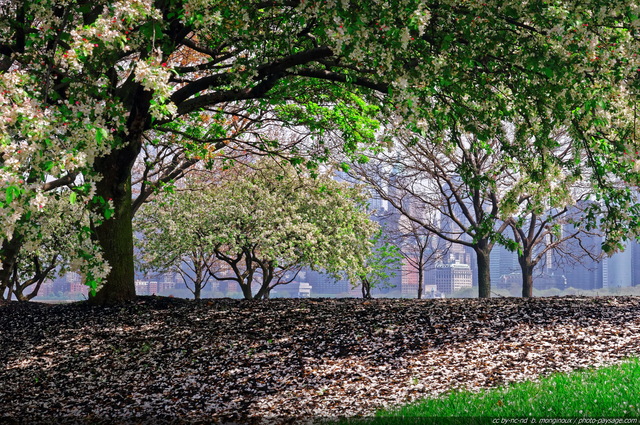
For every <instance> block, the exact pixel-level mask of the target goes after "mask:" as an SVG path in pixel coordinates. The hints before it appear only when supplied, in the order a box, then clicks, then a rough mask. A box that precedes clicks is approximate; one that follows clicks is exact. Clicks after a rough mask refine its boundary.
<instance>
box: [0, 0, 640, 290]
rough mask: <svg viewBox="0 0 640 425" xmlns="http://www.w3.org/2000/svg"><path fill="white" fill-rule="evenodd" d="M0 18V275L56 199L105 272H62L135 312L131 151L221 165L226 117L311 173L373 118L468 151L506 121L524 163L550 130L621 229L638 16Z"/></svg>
mask: <svg viewBox="0 0 640 425" xmlns="http://www.w3.org/2000/svg"><path fill="white" fill-rule="evenodd" d="M0 4H1V6H2V7H0V117H2V118H1V119H0V138H1V139H2V141H1V143H0V158H1V159H0V162H1V165H0V167H1V169H0V185H1V187H0V202H1V205H0V209H1V210H2V211H1V213H0V220H1V222H0V229H1V230H0V232H1V233H0V238H2V256H3V263H4V262H5V260H7V259H9V258H11V257H12V256H14V257H15V254H16V251H19V249H20V247H19V246H18V245H19V243H18V242H15V241H14V242H13V246H12V243H11V240H12V239H15V240H16V241H18V239H17V238H14V230H15V228H16V223H18V222H19V221H20V220H23V219H24V218H25V217H27V216H28V215H29V214H38V213H40V212H41V210H42V208H43V207H44V205H45V204H46V203H47V202H48V199H49V198H50V197H52V196H54V197H55V196H58V195H55V193H56V188H60V187H62V186H69V187H70V189H71V191H72V192H73V195H69V196H70V197H73V198H74V199H77V200H78V202H82V204H83V205H85V203H86V205H87V207H88V208H89V209H90V210H91V212H92V214H93V217H92V219H91V220H92V225H91V226H88V227H87V228H85V229H79V230H80V233H81V234H82V237H83V238H85V239H89V238H93V239H94V240H95V241H96V243H97V244H98V245H99V246H100V248H101V250H102V253H103V256H104V260H105V261H106V264H108V266H104V265H103V262H101V261H97V260H96V259H95V258H93V257H90V256H86V257H80V258H83V261H82V262H81V263H79V267H80V271H81V272H82V273H83V274H84V276H85V277H86V282H87V284H89V285H90V286H91V288H92V289H93V290H97V289H99V291H98V293H97V295H95V296H94V297H93V301H94V302H96V303H109V302H119V301H124V300H128V299H131V298H132V297H134V296H135V286H134V277H133V276H134V273H133V272H134V269H133V238H132V227H131V216H132V203H131V169H132V166H133V164H134V162H135V160H136V158H137V156H138V154H139V153H140V151H141V148H142V145H143V144H144V143H145V142H146V140H151V141H153V140H155V139H156V138H157V135H160V136H162V134H173V135H178V136H180V137H177V138H176V143H184V144H185V145H188V146H192V147H194V148H195V149H199V148H201V147H203V146H206V147H207V148H208V149H210V150H215V149H221V148H224V146H225V143H226V141H227V140H228V137H227V134H226V133H227V129H228V125H229V122H230V121H231V118H232V117H233V116H234V113H235V112H234V111H238V110H242V111H243V112H242V116H244V117H245V118H252V117H254V116H260V115H261V113H263V112H264V111H270V112H271V113H272V114H275V115H276V116H278V117H280V119H281V121H282V122H283V124H284V125H286V126H289V127H290V128H292V129H296V130H298V129H300V128H303V129H305V131H307V132H308V133H309V135H310V136H312V137H314V138H315V142H316V147H319V149H317V150H314V152H316V153H317V156H318V158H320V159H323V158H325V157H326V156H327V155H326V152H323V149H322V140H323V138H324V137H326V136H327V135H328V134H329V133H331V134H332V135H336V136H337V137H339V138H340V139H342V141H343V146H344V147H345V148H346V149H347V150H348V151H350V152H353V151H354V150H355V149H356V148H357V147H358V146H359V145H361V144H362V143H373V142H375V141H376V138H377V137H381V136H380V135H377V134H376V133H375V131H373V130H374V129H375V126H376V121H375V120H374V119H373V118H374V115H375V114H378V113H382V112H384V113H386V114H385V116H391V115H390V114H388V112H391V111H394V112H395V114H396V115H395V116H396V117H400V118H402V120H404V121H405V124H407V125H413V126H416V127H417V128H420V127H421V126H422V124H421V123H423V121H422V120H421V116H424V115H428V116H429V118H430V120H429V121H433V120H434V119H435V121H436V122H438V121H440V122H441V123H442V125H443V126H446V125H447V122H446V120H447V119H448V118H447V117H450V116H451V114H449V112H450V111H451V110H454V111H457V115H458V116H462V117H463V121H464V122H462V123H461V124H462V125H463V126H465V127H467V130H468V131H471V132H473V133H475V134H479V135H481V137H482V138H489V137H491V132H492V130H491V129H492V128H494V127H495V124H496V123H497V122H498V121H500V120H505V119H506V120H508V119H509V117H510V116H513V115H514V114H519V115H524V116H526V117H528V118H530V119H529V121H528V122H529V129H528V131H529V133H531V134H535V135H536V139H535V140H536V144H537V145H538V146H540V147H542V146H544V145H545V144H550V143H553V141H552V140H551V139H550V138H549V137H547V134H548V133H549V131H550V128H551V127H556V126H559V125H566V126H568V127H570V128H571V132H572V137H575V138H576V139H579V140H580V141H581V143H582V148H583V149H586V150H588V151H589V152H590V156H589V158H590V164H591V166H592V167H593V168H594V169H596V171H597V173H596V175H597V176H598V179H599V180H598V184H599V188H600V189H602V190H607V192H606V193H605V194H604V195H603V199H605V200H606V202H607V203H608V204H609V205H610V206H613V207H616V208H612V209H611V211H614V212H616V211H617V213H613V214H611V219H612V220H611V221H610V222H611V223H613V224H612V225H611V226H610V227H609V228H608V234H609V235H610V236H611V237H612V240H615V239H616V238H621V237H624V235H625V233H624V232H623V229H624V226H621V225H620V223H621V222H622V221H624V220H625V219H626V218H627V216H626V215H625V214H627V213H626V211H628V210H629V208H630V207H633V199H632V196H631V192H630V191H629V190H626V189H616V190H613V189H612V188H611V187H610V186H609V185H607V178H608V175H609V174H614V175H616V174H617V175H625V176H626V177H625V179H626V180H627V181H630V182H637V179H636V177H629V176H630V175H631V174H632V173H633V172H634V165H635V164H636V161H637V159H638V154H636V153H635V152H636V148H635V144H636V143H635V122H636V120H635V93H636V92H637V90H636V86H637V79H636V78H635V76H636V73H637V69H638V68H639V65H640V64H639V63H638V57H637V51H638V48H637V28H638V18H637V17H638V15H639V14H640V12H639V11H638V6H637V5H634V4H630V3H628V2H624V1H614V2H611V1H604V0H589V1H586V2H580V3H579V4H577V3H574V2H570V1H558V2H554V3H544V2H537V1H535V2H521V3H517V4H510V3H504V2H502V1H498V0H488V1H485V2H459V1H457V0H446V1H439V2H423V1H418V0H388V1H384V2H382V1H378V0H374V1H371V2H366V3H363V2H354V1H349V0H341V1H337V0H326V1H316V0H281V1H280V0H276V1H270V2H261V1H256V2H245V1H224V2H221V1H218V0H114V1H104V0H97V1H93V2H87V1H85V0H65V1H62V0H38V1H26V0H15V1H2V2H1V3H0ZM196 53H197V54H196ZM194 58H196V59H194ZM383 100H384V105H383V104H382V102H381V101H383ZM239 106H240V108H239ZM378 118H382V116H380V117H378ZM203 123H204V125H203ZM395 124H400V123H399V122H398V121H397V120H396V121H395ZM424 130H429V131H430V130H431V129H424ZM523 140H529V138H524V139H523ZM246 141H247V142H251V140H246ZM263 147H264V149H266V150H268V149H269V148H270V146H269V144H265V145H264V146H263ZM625 152H626V154H625ZM600 189H599V190H600ZM634 208H635V207H634ZM636 210H637V208H636V209H635V210H633V211H632V212H637V211H636ZM621 211H625V213H624V214H623V213H622V212H621ZM8 261H10V260H8Z"/></svg>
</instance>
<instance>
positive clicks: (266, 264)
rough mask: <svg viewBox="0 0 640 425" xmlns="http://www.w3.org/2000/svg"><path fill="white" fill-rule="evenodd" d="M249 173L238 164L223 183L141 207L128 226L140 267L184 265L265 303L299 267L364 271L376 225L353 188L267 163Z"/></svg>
mask: <svg viewBox="0 0 640 425" xmlns="http://www.w3.org/2000/svg"><path fill="white" fill-rule="evenodd" d="M252 167H253V168H251V169H250V168H246V167H241V166H237V167H236V168H234V169H232V170H228V171H227V173H226V178H225V179H224V180H221V181H214V182H210V183H206V184H203V183H202V182H200V183H197V184H195V182H193V183H192V184H189V185H187V186H186V187H185V188H184V189H182V190H179V191H176V192H175V193H173V194H167V195H165V196H162V197H158V198H157V199H156V201H155V202H152V203H149V204H146V205H143V206H142V208H141V210H140V214H139V215H138V216H137V217H136V220H135V223H136V224H137V226H138V228H139V229H140V230H141V232H142V234H143V237H142V238H141V239H140V247H141V254H142V258H143V261H144V262H145V263H146V264H147V267H150V268H155V269H159V270H162V269H165V270H166V269H169V268H176V267H177V268H179V269H180V270H184V269H185V268H184V265H185V264H190V265H191V266H190V267H191V268H192V269H193V270H196V269H198V270H200V271H201V272H202V273H201V274H203V273H204V274H207V273H208V274H210V275H212V276H213V277H214V278H215V279H217V280H219V281H226V280H228V281H233V282H237V283H238V285H239V286H240V288H241V290H242V293H243V295H244V297H245V298H246V299H254V298H257V299H261V298H268V297H269V293H270V292H271V290H272V289H273V288H274V287H276V286H278V285H283V284H286V283H289V282H291V281H292V280H293V279H294V278H295V277H296V275H297V274H298V272H299V271H300V270H301V269H302V268H303V267H311V268H313V269H316V270H321V271H324V272H327V273H329V274H332V275H334V276H336V277H338V276H344V277H348V276H351V277H355V276H356V275H358V276H359V275H362V274H366V273H367V272H368V271H369V270H368V268H367V265H366V261H367V259H368V258H369V256H370V250H371V246H370V242H369V239H370V237H371V236H372V235H373V233H374V232H375V230H376V228H377V225H376V224H375V222H373V221H371V220H370V219H369V217H368V213H367V212H366V209H365V198H364V197H363V195H362V194H361V193H360V191H359V189H358V188H355V187H352V186H350V185H348V184H346V183H340V182H337V181H335V180H333V179H332V178H331V177H330V176H327V175H323V174H321V175H320V176H318V177H317V178H312V177H310V176H309V175H308V173H307V175H304V174H298V173H297V172H296V171H295V169H294V167H293V166H291V165H288V164H287V163H281V162H276V161H274V160H263V161H259V162H258V163H254V164H252ZM214 260H217V261H214ZM197 265H204V269H203V267H199V268H198V267H197ZM205 278H206V276H201V279H200V280H201V281H203V280H204V279H205ZM194 283H195V282H194ZM198 292H199V291H198Z"/></svg>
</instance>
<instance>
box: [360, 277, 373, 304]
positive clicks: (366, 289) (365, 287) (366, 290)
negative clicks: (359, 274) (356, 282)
mask: <svg viewBox="0 0 640 425" xmlns="http://www.w3.org/2000/svg"><path fill="white" fill-rule="evenodd" d="M362 298H364V299H365V300H368V299H371V284H370V283H369V280H368V279H362Z"/></svg>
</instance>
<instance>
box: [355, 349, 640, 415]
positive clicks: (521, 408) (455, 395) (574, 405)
mask: <svg viewBox="0 0 640 425" xmlns="http://www.w3.org/2000/svg"><path fill="white" fill-rule="evenodd" d="M462 417H467V418H469V417H482V418H484V419H483V420H479V421H475V422H474V421H465V423H496V422H494V421H492V420H488V421H487V418H501V422H503V423H515V422H514V421H512V422H508V421H506V422H505V421H502V419H506V418H593V417H616V418H622V417H640V360H638V359H631V360H629V361H627V362H625V363H622V364H620V365H617V366H610V367H605V368H600V369H587V370H582V371H576V372H572V373H568V374H561V373H557V374H553V375H550V376H548V377H545V378H542V379H541V380H540V381H538V382H520V383H514V384H511V385H508V386H505V387H500V388H494V389H489V390H482V391H480V392H478V393H472V392H469V391H453V392H451V393H448V394H446V395H444V396H442V397H440V398H435V399H426V400H423V401H420V402H416V403H413V404H410V405H407V406H403V407H399V408H397V409H393V410H383V411H379V412H378V413H377V414H376V418H374V419H369V420H367V421H366V422H367V423H372V422H375V423H380V424H382V423H384V424H393V423H398V424H400V423H402V424H406V423H446V421H444V422H443V421H441V420H439V421H438V422H435V419H436V418H462ZM412 418H413V419H412ZM357 422H358V421H357V420H349V421H348V423H357ZM499 423H500V422H499ZM523 423H533V422H532V421H527V422H523ZM576 423H578V422H576ZM584 423H586V422H584Z"/></svg>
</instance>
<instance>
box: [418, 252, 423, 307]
mask: <svg viewBox="0 0 640 425" xmlns="http://www.w3.org/2000/svg"><path fill="white" fill-rule="evenodd" d="M423 281H424V270H423V268H422V261H420V263H419V267H418V299H419V300H420V299H422V287H423Z"/></svg>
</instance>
